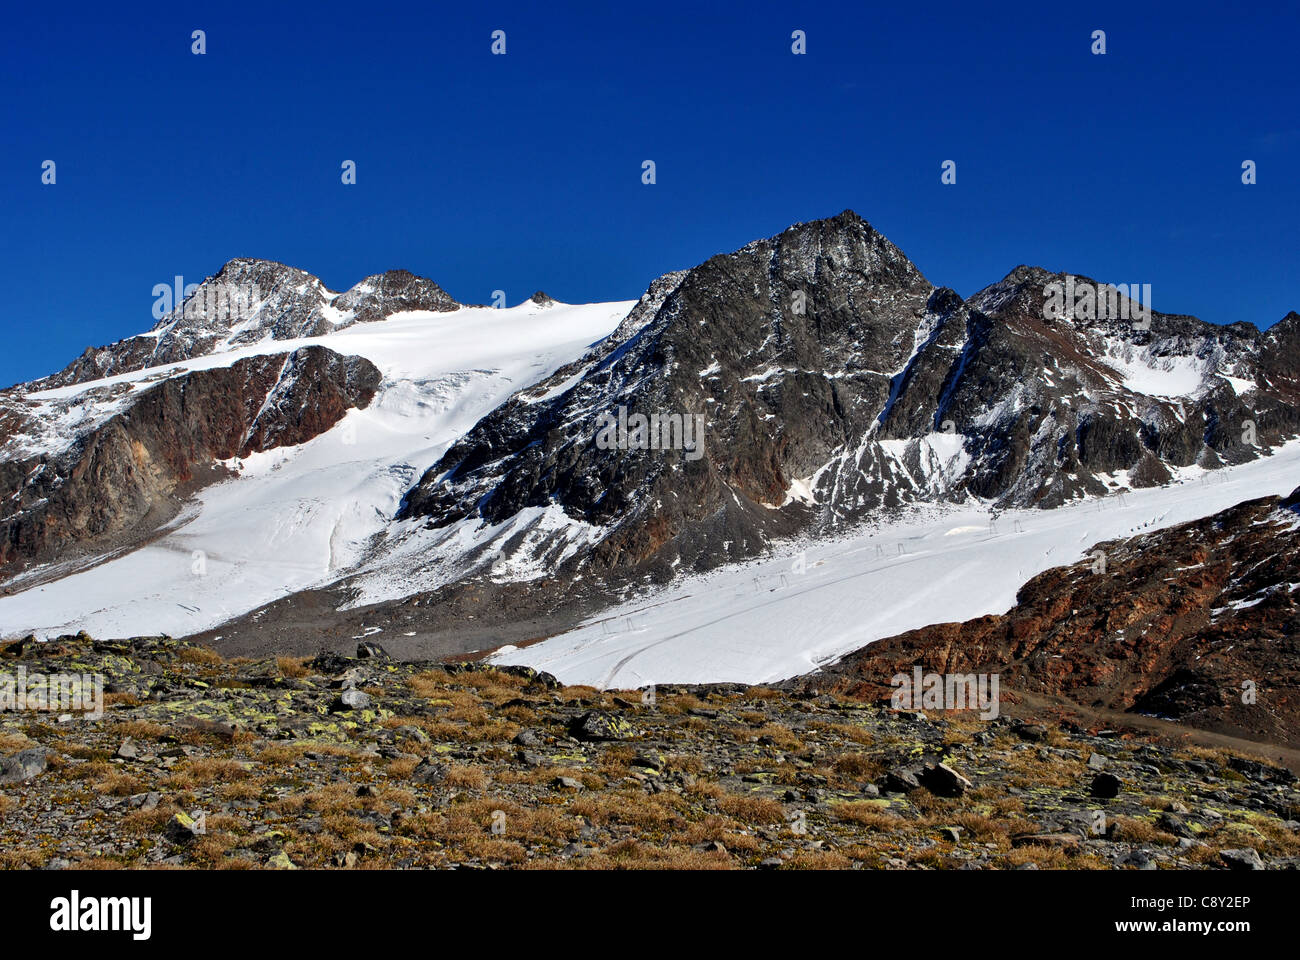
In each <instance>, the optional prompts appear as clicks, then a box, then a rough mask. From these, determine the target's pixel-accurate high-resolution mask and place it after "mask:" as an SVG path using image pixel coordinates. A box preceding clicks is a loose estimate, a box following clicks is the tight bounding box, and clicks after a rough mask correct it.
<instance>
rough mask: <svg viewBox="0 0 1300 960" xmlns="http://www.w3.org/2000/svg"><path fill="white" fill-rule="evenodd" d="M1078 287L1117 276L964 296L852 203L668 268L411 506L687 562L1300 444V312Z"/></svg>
mask: <svg viewBox="0 0 1300 960" xmlns="http://www.w3.org/2000/svg"><path fill="white" fill-rule="evenodd" d="M1067 281H1068V282H1069V283H1071V284H1077V285H1079V286H1083V285H1086V284H1093V281H1090V280H1088V278H1086V277H1067V276H1066V275H1064V274H1052V273H1049V272H1047V271H1045V270H1042V269H1039V268H1033V267H1018V268H1016V269H1015V270H1013V271H1012V272H1011V273H1010V274H1008V276H1007V277H1006V278H1004V279H1003V280H1002V281H1000V282H998V283H996V284H994V285H993V286H991V287H988V288H986V289H985V290H982V291H980V292H979V293H978V294H976V295H975V296H973V297H971V298H970V299H969V300H966V301H963V300H962V299H961V298H960V297H959V296H958V295H957V294H955V293H954V292H953V291H951V290H948V289H942V288H935V287H934V286H933V285H932V284H931V283H929V282H928V281H927V280H926V279H925V277H923V276H922V275H921V273H920V272H919V271H918V270H917V269H916V267H915V266H914V265H913V264H912V263H911V262H910V261H909V260H908V259H907V258H906V257H905V256H904V255H903V254H902V252H901V251H899V250H898V248H897V247H895V246H894V245H893V244H891V243H890V242H889V241H888V240H886V239H885V238H884V237H883V236H882V235H881V234H880V233H878V232H877V231H876V230H874V229H873V228H872V227H871V226H870V225H869V224H867V223H866V222H865V221H863V220H862V219H861V218H860V217H858V216H857V215H856V214H854V213H852V212H851V211H845V212H844V213H842V214H840V215H839V216H837V217H833V218H831V219H829V220H820V221H814V222H812V223H804V224H798V225H796V226H793V227H791V228H790V229H788V230H786V231H785V232H784V233H782V234H780V235H778V236H776V237H772V238H770V239H767V240H760V241H757V242H755V243H751V244H749V245H748V246H746V247H744V248H743V249H741V250H738V251H736V252H735V253H732V254H727V255H721V256H717V257H713V258H712V259H710V260H708V261H706V262H705V263H703V264H701V265H700V266H698V267H695V268H693V269H691V270H687V271H683V272H681V273H676V274H670V275H667V276H665V277H661V278H660V279H658V280H656V281H655V282H654V283H653V284H652V285H651V286H650V288H649V290H648V291H647V292H646V294H645V295H644V296H643V297H642V298H641V301H640V303H638V304H637V306H636V307H635V308H634V309H633V310H632V312H631V313H630V314H629V315H628V317H627V319H626V320H624V322H623V323H622V324H621V325H620V327H619V328H618V330H617V331H615V333H614V334H613V335H611V336H610V337H609V338H608V339H607V340H605V341H603V342H602V343H601V344H600V345H598V346H597V347H596V348H595V349H594V350H593V351H592V352H591V353H589V354H588V355H587V356H585V357H583V358H582V359H581V360H580V361H578V362H576V363H574V364H572V365H570V366H569V367H567V368H565V369H563V370H560V371H559V372H557V373H556V374H555V375H554V376H553V377H551V378H550V379H549V380H547V381H545V382H544V383H541V384H539V385H537V386H536V387H534V388H532V389H529V390H525V391H522V392H520V393H519V394H517V395H516V396H515V397H513V398H512V399H511V400H510V401H508V402H507V403H506V404H504V405H503V406H501V407H500V408H498V409H497V410H496V411H494V412H493V413H492V414H490V415H489V416H487V417H485V418H484V419H483V420H482V421H480V422H479V424H478V425H477V426H475V428H474V429H473V430H471V431H470V432H469V433H468V434H466V435H465V436H464V437H463V438H462V439H461V440H459V441H458V442H457V443H456V444H455V445H453V446H452V448H451V449H450V450H448V451H447V453H446V455H445V456H444V457H443V458H442V460H441V462H439V463H438V464H436V465H435V466H434V467H432V468H431V469H430V470H429V471H428V472H427V473H426V474H425V475H424V477H423V478H422V479H421V480H420V482H419V483H418V484H417V485H416V487H415V488H414V489H413V490H412V491H411V493H410V494H409V496H408V498H407V501H406V504H405V507H404V515H405V516H408V517H426V518H428V524H429V525H430V526H431V527H433V528H442V527H445V526H448V525H450V524H454V523H457V522H460V521H463V520H466V519H473V520H475V521H479V520H481V521H485V522H487V523H491V524H499V523H502V522H504V521H505V520H506V519H508V518H511V517H517V516H518V515H520V513H521V512H522V511H525V510H527V509H529V508H537V507H548V506H550V507H558V508H560V509H562V510H563V512H564V515H565V517H566V518H568V519H569V520H571V521H581V522H582V523H585V524H590V525H592V526H594V527H597V528H600V533H599V536H598V537H596V538H595V542H593V543H590V544H587V545H583V546H582V547H580V548H579V549H577V550H576V551H572V550H568V549H567V547H568V546H569V540H568V535H567V533H566V532H559V533H551V534H547V533H545V532H544V531H542V532H538V533H537V534H536V536H534V537H533V539H532V541H531V542H532V543H533V545H534V546H533V549H534V551H535V554H536V556H538V557H541V558H551V559H550V561H549V562H551V563H552V564H553V565H555V566H557V567H560V566H561V564H560V562H559V559H558V558H560V557H561V556H563V557H567V559H566V560H565V562H564V564H563V565H562V569H561V573H562V574H572V573H574V572H576V571H578V570H581V569H583V568H584V567H586V566H588V565H590V566H592V567H594V568H595V569H596V570H597V571H600V570H616V571H623V572H625V573H642V572H648V573H650V574H652V575H654V576H661V577H662V576H668V575H670V574H671V573H672V572H675V571H679V570H682V569H703V568H707V567H711V566H714V565H717V564H719V563H722V562H726V561H730V560H738V559H742V558H745V557H749V556H754V555H756V554H758V553H760V552H762V551H763V550H764V549H765V547H766V545H767V544H768V543H769V542H770V541H771V540H772V539H773V538H775V537H780V536H783V535H787V534H790V533H793V532H796V531H803V532H814V533H815V532H821V531H826V530H828V529H832V528H834V527H837V526H840V525H843V524H845V523H850V522H856V521H859V520H861V519H863V518H866V517H870V516H873V515H878V514H879V513H880V512H881V511H882V510H887V509H889V508H891V507H894V506H897V505H900V504H903V503H907V502H911V501H918V500H921V501H939V500H963V499H965V498H968V497H972V496H973V497H978V498H980V499H982V500H985V501H987V502H991V503H992V504H994V505H995V506H1031V505H1039V506H1045V507H1047V506H1056V505H1059V504H1061V503H1063V502H1065V501H1067V500H1070V499H1073V498H1077V497H1080V496H1084V495H1089V494H1105V493H1108V492H1113V491H1114V490H1115V489H1117V488H1119V487H1122V486H1130V487H1138V486H1151V485H1156V484H1161V483H1165V482H1167V481H1169V480H1170V479H1171V472H1172V471H1174V470H1176V469H1177V468H1179V467H1186V466H1190V465H1193V464H1196V465H1200V466H1203V467H1210V468H1213V467H1217V466H1220V465H1222V464H1225V463H1240V462H1243V461H1246V460H1249V459H1253V458H1254V457H1257V456H1259V455H1260V454H1262V453H1266V452H1267V451H1268V450H1269V449H1271V448H1272V446H1274V445H1276V444H1277V443H1279V442H1281V441H1282V440H1284V439H1286V438H1289V437H1294V436H1296V435H1297V433H1300V384H1298V383H1297V379H1296V374H1295V371H1296V370H1297V369H1298V368H1300V340H1298V339H1297V327H1298V326H1300V322H1298V321H1297V318H1296V315H1295V314H1291V315H1290V316H1289V317H1288V318H1286V319H1285V320H1283V321H1282V322H1281V323H1279V324H1277V325H1276V326H1275V327H1273V328H1272V329H1270V330H1269V331H1268V332H1267V333H1260V331H1259V330H1257V329H1256V328H1255V327H1253V326H1251V325H1249V324H1234V325H1232V326H1228V327H1219V326H1215V325H1213V324H1209V323H1205V322H1202V321H1200V320H1197V319H1195V318H1192V317H1186V316H1175V315H1168V314H1162V313H1151V314H1150V316H1149V317H1147V318H1145V322H1141V320H1140V319H1139V318H1138V317H1137V316H1133V317H1130V318H1125V319H1119V318H1110V319H1100V320H1098V319H1088V318H1087V317H1086V316H1084V315H1082V314H1086V311H1072V312H1070V313H1069V314H1067V315H1064V316H1053V315H1052V314H1051V311H1050V310H1049V309H1048V307H1047V302H1046V301H1047V300H1048V296H1049V295H1048V293H1047V291H1048V289H1049V288H1050V286H1051V285H1052V284H1054V283H1062V284H1064V283H1066V282H1067ZM1094 286H1096V285H1095V284H1094ZM1128 307H1129V305H1125V312H1127V311H1128ZM619 410H625V411H627V412H628V414H629V415H631V414H634V413H640V414H644V415H647V416H649V415H652V414H657V415H659V416H660V417H665V416H669V415H680V416H684V417H691V416H701V417H702V418H703V422H704V438H703V441H702V443H701V444H700V449H699V450H696V451H689V450H686V449H685V448H684V447H683V446H678V447H676V448H670V449H654V448H653V446H654V445H652V448H651V449H636V448H635V445H633V444H630V443H629V444H627V445H626V446H625V447H624V448H615V449H610V448H609V447H608V445H605V446H602V445H601V444H600V443H599V442H598V436H599V434H600V430H601V424H602V422H603V421H602V418H604V417H606V416H612V415H614V414H615V413H616V412H617V411H619ZM692 452H694V453H695V455H694V456H692V455H690V454H691V453H692ZM1121 472H1123V473H1122V476H1121V479H1119V480H1116V479H1115V478H1114V475H1115V474H1116V473H1121ZM499 546H500V545H498V544H493V545H492V546H491V547H490V548H485V549H498V548H499Z"/></svg>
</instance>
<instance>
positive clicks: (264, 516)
mask: <svg viewBox="0 0 1300 960" xmlns="http://www.w3.org/2000/svg"><path fill="white" fill-rule="evenodd" d="M632 306H633V303H632V302H627V303H602V304H587V305H581V306H570V305H565V304H558V303H552V304H549V305H545V306H543V305H540V304H537V303H534V302H532V301H528V302H525V303H523V304H521V305H519V306H517V307H511V308H508V309H492V308H485V307H463V308H460V309H457V310H454V311H450V312H430V311H420V312H415V311H411V312H406V313H399V314H395V315H394V316H393V317H391V318H389V319H387V320H382V321H376V322H372V323H366V324H357V325H355V326H351V327H348V328H346V329H343V330H339V331H337V332H333V333H330V334H326V335H324V336H318V337H308V338H299V339H287V340H274V341H271V340H267V341H263V342H259V343H256V344H252V345H248V346H244V347H240V348H237V349H228V350H225V351H224V352H219V353H213V354H209V355H205V356H202V357H196V358H192V359H189V360H186V361H184V362H183V363H178V364H171V365H168V366H165V367H155V368H150V369H146V370H140V371H137V372H132V373H127V374H124V375H121V376H116V377H110V378H107V379H104V380H99V381H95V382H93V383H87V384H79V385H75V386H68V387H60V388H58V389H53V390H47V391H43V392H40V393H33V394H30V395H29V397H28V399H29V400H32V401H35V402H37V403H41V404H49V405H51V406H52V407H53V406H55V405H57V406H59V407H60V408H65V407H66V408H69V409H71V410H74V411H78V410H83V409H84V413H83V414H82V415H83V416H85V417H87V418H93V419H98V418H100V417H102V416H105V415H106V410H105V408H106V406H107V405H108V403H107V402H106V401H102V400H101V401H96V402H93V403H92V402H86V403H84V404H83V403H81V402H80V398H82V397H85V396H88V395H93V396H95V397H102V396H105V395H108V394H111V393H113V392H114V391H122V392H123V393H124V392H125V391H134V390H138V389H140V388H141V387H142V386H147V385H149V384H151V383H154V382H156V381H157V380H158V379H159V378H161V377H164V376H174V375H179V374H181V373H183V372H184V371H193V370H198V369H203V368H208V367H215V366H225V365H229V364H232V363H234V362H235V361H236V360H238V359H240V358H242V357H246V356H251V355H255V354H267V353H280V352H289V351H292V350H294V349H297V348H298V347H302V346H306V345H309V344H322V345H324V346H327V347H329V348H330V349H332V350H334V351H336V352H338V353H340V354H344V355H352V354H356V355H360V356H362V357H365V358H366V359H368V360H370V361H371V362H372V363H374V364H375V365H376V366H377V367H378V368H379V369H380V370H381V372H382V373H383V375H384V380H383V383H382V385H381V387H380V391H379V393H378V395H377V396H376V397H375V400H374V401H373V402H372V403H371V404H370V406H369V407H368V408H367V409H365V410H351V411H349V413H348V414H347V416H346V417H345V418H344V419H343V420H342V421H341V422H340V423H338V424H337V425H336V426H335V427H334V428H333V429H331V430H329V431H327V432H326V433H324V434H322V435H321V436H318V437H316V438H315V439H314V440H312V441H310V442H308V443H305V444H302V445H300V446H296V447H288V448H280V449H276V450H272V451H268V452H266V453H261V454H256V455H254V456H252V457H249V458H247V459H245V460H243V461H242V462H238V463H236V462H231V463H229V464H227V465H228V466H231V467H233V468H236V469H238V470H239V471H240V473H239V476H238V477H237V478H234V479H231V480H228V481H225V482H222V483H219V484H216V485H214V486H211V487H209V488H207V489H205V490H204V491H202V492H201V493H200V494H199V495H198V497H197V498H196V502H195V503H192V504H189V505H187V507H186V509H185V510H184V511H183V513H182V514H181V516H180V517H179V518H178V519H177V520H176V521H175V522H173V524H172V526H171V528H170V529H169V530H168V531H167V532H166V533H165V535H163V536H162V537H160V538H159V539H157V540H155V541H154V542H153V543H152V544H150V545H149V546H146V547H143V548H141V549H138V550H136V551H135V552H133V553H129V554H126V555H124V556H120V557H117V558H114V559H109V560H108V561H107V562H103V563H100V564H99V565H97V566H91V567H90V568H89V569H85V566H86V565H85V563H84V562H83V563H81V564H79V566H81V567H82V568H83V569H80V570H79V571H77V572H71V573H70V574H69V575H67V576H64V577H63V578H62V579H59V580H53V581H50V580H49V578H50V574H51V573H52V572H55V571H52V570H51V569H50V568H48V567H47V568H43V569H42V568H38V569H35V570H32V571H28V572H27V573H26V574H24V575H23V576H21V577H19V578H15V580H13V581H11V583H10V584H8V585H7V586H8V588H9V589H10V590H17V591H22V592H15V593H12V594H11V595H9V596H4V597H0V635H2V636H12V635H22V634H25V633H28V632H35V633H37V635H39V636H52V635H57V634H60V633H66V632H69V631H75V630H81V629H84V630H87V631H89V632H90V633H92V634H94V635H96V636H130V635H139V634H156V633H160V632H164V633H169V634H173V635H177V636H180V635H186V634H191V633H195V632H198V631H201V630H205V629H208V628H210V627H214V626H216V625H218V624H220V623H222V622H224V621H226V620H228V619H230V618H231V617H234V616H238V615H241V614H244V613H247V612H248V611H249V610H252V609H254V608H256V607H259V606H261V605H263V604H265V603H268V602H270V601H272V600H275V599H278V598H280V597H283V596H285V595H286V594H288V593H291V592H294V591H297V590H302V589H306V588H310V587H313V586H318V585H323V584H326V583H331V582H333V581H335V580H336V579H338V578H339V577H340V576H342V575H344V574H345V573H347V572H348V570H349V569H350V567H351V566H352V565H354V564H356V563H358V562H359V561H360V560H361V559H362V557H363V556H364V555H365V553H366V550H367V547H368V545H369V544H370V543H371V541H372V538H373V537H374V536H375V535H376V534H377V533H379V532H380V531H382V530H383V529H384V528H385V526H386V525H387V523H388V522H389V521H390V520H391V519H392V517H393V515H394V513H395V512H396V510H397V507H398V505H399V503H400V501H401V497H402V496H403V494H404V493H405V492H406V490H407V489H409V487H410V485H411V484H412V483H413V482H414V480H415V479H416V478H417V477H419V475H420V474H421V473H422V472H423V471H424V470H426V469H427V468H428V467H429V466H430V465H431V464H433V463H434V462H435V461H436V460H437V459H438V457H439V456H440V455H441V453H442V452H443V451H444V450H445V449H446V448H447V446H448V445H449V444H450V443H451V442H452V441H454V440H455V439H456V438H457V437H459V436H460V435H461V434H463V433H464V432H465V431H466V430H468V429H469V428H470V427H471V426H473V424H474V423H475V422H476V421H477V420H478V419H479V418H481V417H482V416H483V415H484V414H486V413H487V412H489V411H490V410H492V409H493V408H495V407H496V406H498V405H499V404H500V403H502V402H503V401H504V400H505V399H506V398H507V397H509V396H510V395H511V394H512V393H514V392H515V391H517V390H520V389H522V388H524V387H527V386H529V385H531V384H533V383H535V382H537V381H538V380H541V379H543V378H545V377H547V376H549V375H550V374H551V373H553V372H554V371H555V370H556V369H558V368H559V367H561V366H563V365H564V364H566V363H568V362H570V361H572V360H574V359H576V358H577V357H579V356H581V355H582V353H583V352H584V351H585V350H586V349H587V348H588V347H589V346H590V345H592V344H593V343H595V342H596V341H598V340H600V339H601V338H603V337H604V336H606V335H607V334H608V333H609V332H610V331H612V330H613V329H614V328H615V327H617V326H618V324H619V322H620V321H621V320H622V319H623V317H624V316H626V314H627V312H628V310H630V309H631V307H632ZM118 402H121V401H118ZM67 416H68V417H72V416H75V414H71V413H70V414H68V415H67ZM68 433H69V424H68V422H67V419H64V420H62V421H61V422H60V423H59V430H58V431H57V433H56V435H54V436H51V437H50V438H48V441H49V442H51V443H56V442H59V441H61V440H66V437H67V436H68ZM41 439H42V438H30V442H31V443H33V444H34V445H35V444H38V443H40V442H41ZM58 572H62V571H58ZM36 580H41V581H48V582H44V583H42V585H39V586H32V587H30V588H29V589H27V590H23V585H24V582H26V583H32V582H33V581H36Z"/></svg>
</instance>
